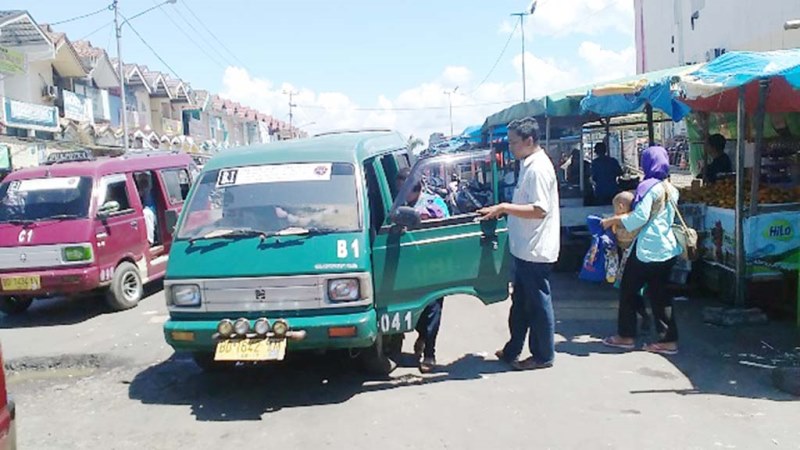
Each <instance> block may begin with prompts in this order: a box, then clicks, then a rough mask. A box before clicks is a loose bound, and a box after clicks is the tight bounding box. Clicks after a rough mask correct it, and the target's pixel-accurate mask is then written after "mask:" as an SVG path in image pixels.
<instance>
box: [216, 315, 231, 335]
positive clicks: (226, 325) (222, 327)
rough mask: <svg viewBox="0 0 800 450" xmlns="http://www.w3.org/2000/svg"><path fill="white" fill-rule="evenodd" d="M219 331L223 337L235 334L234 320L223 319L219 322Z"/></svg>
mask: <svg viewBox="0 0 800 450" xmlns="http://www.w3.org/2000/svg"><path fill="white" fill-rule="evenodd" d="M217 333H219V334H220V336H222V337H230V335H232V334H233V322H231V321H230V320H228V319H222V320H220V322H219V323H218V324H217Z"/></svg>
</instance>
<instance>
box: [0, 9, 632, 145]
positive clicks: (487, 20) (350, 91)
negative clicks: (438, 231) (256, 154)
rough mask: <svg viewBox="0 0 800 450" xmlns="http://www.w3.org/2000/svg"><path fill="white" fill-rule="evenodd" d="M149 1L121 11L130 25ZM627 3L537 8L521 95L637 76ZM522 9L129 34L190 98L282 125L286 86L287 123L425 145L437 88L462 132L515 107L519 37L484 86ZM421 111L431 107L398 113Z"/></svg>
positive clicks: (206, 21)
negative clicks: (374, 131) (389, 133)
mask: <svg viewBox="0 0 800 450" xmlns="http://www.w3.org/2000/svg"><path fill="white" fill-rule="evenodd" d="M157 3H158V1H157V0H120V5H121V9H122V11H123V13H124V14H125V15H128V16H131V15H133V14H136V13H138V12H140V11H142V10H144V9H147V8H149V7H152V6H153V5H155V4H157ZM632 3H633V0H539V6H538V8H537V11H536V14H535V15H534V16H533V17H531V18H528V19H527V21H526V30H525V31H526V41H527V42H526V45H527V48H526V50H528V54H527V56H526V66H527V74H528V84H527V86H528V93H529V97H530V96H532V95H537V94H539V95H540V94H544V93H546V92H548V91H555V90H559V89H564V88H568V87H570V86H573V85H578V84H582V83H586V82H588V81H593V80H599V79H603V78H605V79H608V78H614V77H617V76H620V75H625V74H628V73H632V72H633V71H634V69H635V65H634V54H635V52H634V51H633V15H632V10H633V6H632ZM107 4H108V1H107V0H80V1H73V2H64V1H63V0H37V1H35V2H32V1H30V0H27V1H22V0H6V1H5V2H4V9H27V10H28V11H30V12H31V14H32V15H33V17H34V18H35V19H36V20H37V21H38V22H39V23H52V22H56V21H60V20H65V19H68V18H71V17H75V16H77V15H80V14H83V13H88V12H92V11H95V10H98V9H100V8H102V7H103V6H104V5H107ZM528 5H529V2H528V1H518V0H494V1H491V2H489V1H478V0H465V1H462V2H454V1H438V2H433V1H422V0H405V1H403V0H400V1H395V2H391V3H388V2H376V1H366V0H345V1H343V2H331V1H310V0H305V1H304V0H296V1H283V0H282V1H272V0H267V1H255V0H250V1H247V0H224V1H221V0H217V1H210V0H178V4H176V5H167V6H164V7H163V8H162V9H160V10H154V11H151V12H149V13H148V14H146V15H144V16H141V17H139V18H137V19H135V20H134V21H133V25H134V27H135V28H136V29H137V30H138V31H139V33H141V34H142V35H143V36H144V37H145V39H146V40H147V41H148V42H149V43H150V45H152V46H153V48H155V50H156V51H157V52H158V53H159V54H160V55H161V56H162V57H163V58H164V59H165V60H166V61H167V63H168V64H169V65H170V66H171V67H172V68H173V69H174V70H175V72H176V73H177V74H178V75H179V76H180V77H181V78H183V79H184V80H186V81H189V82H190V83H191V85H192V87H193V88H195V89H208V90H210V91H212V92H219V93H221V94H223V95H225V96H227V97H230V98H233V99H234V100H236V101H240V102H242V103H245V104H248V105H250V106H253V107H257V108H259V109H261V110H264V111H265V112H267V113H271V114H273V115H275V116H276V117H279V118H281V119H283V120H287V119H288V118H287V113H288V108H287V106H286V103H287V99H286V97H285V96H284V95H283V94H282V90H283V89H284V88H290V89H292V90H296V91H299V92H300V94H299V96H298V98H297V101H296V103H297V104H298V105H300V107H298V109H297V110H296V122H295V124H297V125H303V122H306V123H309V122H314V124H313V125H309V126H308V127H307V128H309V129H311V131H317V130H322V129H329V128H340V127H353V126H391V127H393V128H398V129H400V130H401V131H403V132H405V133H407V134H409V133H413V134H416V135H420V136H423V137H427V134H428V133H429V132H432V131H443V132H448V131H449V116H448V114H447V108H446V106H447V104H448V100H447V96H446V95H445V94H444V93H443V91H444V90H446V89H453V88H454V87H455V86H458V87H459V91H458V92H457V94H456V95H454V96H453V104H454V105H455V110H454V120H453V122H454V128H456V130H457V131H458V130H459V129H463V128H464V127H466V126H468V125H471V124H473V123H478V122H481V121H482V120H483V117H485V115H486V114H489V113H491V112H493V111H496V110H499V109H502V108H503V107H504V105H503V104H499V103H500V102H511V101H516V100H521V97H522V89H521V72H520V60H521V58H520V36H519V34H518V33H519V31H517V35H516V36H513V37H512V40H511V42H510V45H509V47H508V50H507V51H506V52H505V54H504V55H503V57H502V58H501V59H500V60H499V62H498V64H497V67H496V68H495V70H494V71H493V72H492V75H491V76H490V77H489V78H488V80H487V81H486V82H485V83H483V84H480V81H481V80H483V79H484V77H485V76H486V75H487V73H488V72H489V70H490V69H491V67H492V65H493V64H494V63H495V61H496V60H497V58H498V56H499V55H500V52H501V50H502V48H503V46H504V44H505V43H506V42H507V40H508V39H509V33H510V32H511V30H512V29H513V27H514V24H515V22H514V19H512V18H511V17H509V13H511V12H515V11H522V10H525V9H526V8H527V7H528ZM192 12H193V13H194V14H196V15H197V17H199V19H200V22H202V23H200V22H198V20H196V19H195V18H194V17H193V15H192ZM112 18H113V17H112V13H111V11H104V12H102V13H100V14H97V15H95V16H92V17H89V18H86V19H82V20H78V21H74V22H70V23H65V24H62V25H58V26H56V27H55V28H56V29H57V30H58V31H65V32H67V33H68V35H69V37H70V38H71V39H73V40H77V39H79V38H81V37H83V36H85V35H87V34H89V33H90V32H91V31H93V30H96V29H98V28H100V27H102V26H103V25H104V24H106V23H107V22H109V21H110V20H111V19H112ZM173 22H174V23H173ZM187 22H188V23H187ZM175 23H177V24H178V25H179V26H180V28H182V29H183V30H184V31H185V33H186V34H187V35H188V36H187V35H185V34H183V33H181V31H179V30H178V29H177V28H176V26H175ZM204 25H205V26H206V27H208V28H210V29H211V30H212V31H213V33H214V35H215V36H216V38H217V39H219V40H220V41H221V42H222V43H223V44H224V46H225V47H227V49H229V50H230V53H229V52H228V50H227V49H225V48H222V47H221V46H220V45H219V44H218V43H217V41H216V40H215V38H214V37H212V36H210V35H209V34H208V33H207V32H206V30H205V28H204ZM193 28H194V29H193ZM112 33H113V30H112V27H111V26H107V27H105V28H101V29H100V30H99V31H97V32H96V33H95V34H93V35H92V36H90V37H89V39H90V40H91V41H92V43H93V44H94V45H95V46H101V47H105V48H107V49H108V50H110V53H111V54H112V55H113V54H114V53H115V51H114V40H113V34H112ZM123 35H124V36H123V56H124V59H125V61H126V62H136V63H140V64H147V65H148V66H149V67H150V68H152V69H158V70H162V71H165V72H168V71H169V70H168V69H167V68H166V67H165V66H164V65H163V64H161V63H160V62H159V61H158V60H157V59H156V57H155V56H154V55H153V54H152V53H151V52H150V50H148V49H147V48H146V46H145V45H144V44H142V43H141V42H140V41H139V39H138V38H137V37H136V36H135V35H134V34H133V33H132V32H131V30H129V29H125V30H124V32H123ZM231 53H232V54H231ZM495 102H497V103H498V104H497V105H485V104H486V103H495ZM473 105H485V106H473ZM364 108H372V109H375V110H370V111H364V110H361V109H364ZM397 108H402V109H404V110H402V111H398V110H396V109H397ZM416 108H426V109H422V110H417V111H407V110H405V109H412V110H413V109H416Z"/></svg>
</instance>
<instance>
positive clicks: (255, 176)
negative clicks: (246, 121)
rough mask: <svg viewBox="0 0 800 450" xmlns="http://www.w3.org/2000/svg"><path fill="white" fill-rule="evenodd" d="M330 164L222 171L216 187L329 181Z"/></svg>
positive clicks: (255, 167) (287, 165)
mask: <svg viewBox="0 0 800 450" xmlns="http://www.w3.org/2000/svg"><path fill="white" fill-rule="evenodd" d="M330 179H331V164H330V163H326V164H316V163H315V164H283V165H268V166H250V167H237V168H232V169H222V170H220V171H219V176H218V177H217V187H225V186H241V185H246V184H261V183H282V182H291V181H329V180H330Z"/></svg>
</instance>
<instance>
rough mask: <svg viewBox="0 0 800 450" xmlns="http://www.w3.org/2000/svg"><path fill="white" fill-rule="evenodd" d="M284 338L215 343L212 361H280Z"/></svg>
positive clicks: (284, 347) (283, 355)
mask: <svg viewBox="0 0 800 450" xmlns="http://www.w3.org/2000/svg"><path fill="white" fill-rule="evenodd" d="M285 356H286V339H235V340H224V341H220V342H218V343H217V351H216V353H215V354H214V361H281V360H282V359H283V358H284V357H285Z"/></svg>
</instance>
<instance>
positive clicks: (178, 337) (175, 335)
mask: <svg viewBox="0 0 800 450" xmlns="http://www.w3.org/2000/svg"><path fill="white" fill-rule="evenodd" d="M172 340H174V341H184V342H192V341H194V333H192V332H191V331H173V332H172Z"/></svg>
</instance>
